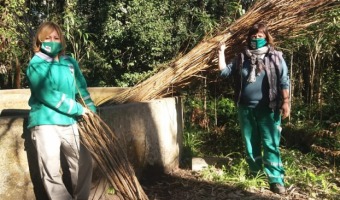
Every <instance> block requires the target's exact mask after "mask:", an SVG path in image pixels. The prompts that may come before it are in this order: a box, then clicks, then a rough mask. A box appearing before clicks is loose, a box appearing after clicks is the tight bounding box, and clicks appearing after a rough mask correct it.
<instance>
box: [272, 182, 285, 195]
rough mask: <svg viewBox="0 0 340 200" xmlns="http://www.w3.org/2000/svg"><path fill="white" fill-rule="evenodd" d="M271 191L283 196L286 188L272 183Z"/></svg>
mask: <svg viewBox="0 0 340 200" xmlns="http://www.w3.org/2000/svg"><path fill="white" fill-rule="evenodd" d="M270 191H272V192H274V193H276V194H283V193H285V192H286V188H285V186H283V185H281V184H280V183H271V184H270Z"/></svg>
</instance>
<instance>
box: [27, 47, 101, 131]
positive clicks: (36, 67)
mask: <svg viewBox="0 0 340 200" xmlns="http://www.w3.org/2000/svg"><path fill="white" fill-rule="evenodd" d="M26 75H27V78H28V81H29V86H30V90H31V97H30V99H29V102H28V104H29V106H30V107H31V110H30V113H29V119H28V128H31V127H34V126H38V125H47V124H48V125H71V124H74V123H76V117H77V116H80V115H81V114H82V113H83V111H84V109H83V106H82V105H81V104H80V103H78V102H77V101H76V97H77V95H81V97H82V98H83V99H84V100H85V103H86V105H87V106H88V107H89V108H90V109H91V110H92V111H93V112H96V107H95V105H94V104H93V101H92V99H91V98H90V94H89V92H88V91H87V84H86V81H85V78H84V76H83V75H82V73H81V71H80V69H79V65H78V63H77V61H76V60H75V59H73V58H71V57H69V56H61V57H60V58H59V61H55V60H53V59H52V58H51V57H49V56H47V55H46V54H43V53H41V52H38V53H36V54H35V55H34V56H33V58H32V59H31V61H30V63H29V65H28V68H27V71H26ZM77 88H78V89H77ZM78 91H79V92H78ZM79 93H80V94H79Z"/></svg>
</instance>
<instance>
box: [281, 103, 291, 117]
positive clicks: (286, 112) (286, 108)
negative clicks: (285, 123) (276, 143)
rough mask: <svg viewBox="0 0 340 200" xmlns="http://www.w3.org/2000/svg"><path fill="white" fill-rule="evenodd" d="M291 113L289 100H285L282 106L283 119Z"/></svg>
mask: <svg viewBox="0 0 340 200" xmlns="http://www.w3.org/2000/svg"><path fill="white" fill-rule="evenodd" d="M289 115H290V105H289V102H284V103H283V104H282V106H281V116H282V119H285V118H287V117H288V116H289Z"/></svg>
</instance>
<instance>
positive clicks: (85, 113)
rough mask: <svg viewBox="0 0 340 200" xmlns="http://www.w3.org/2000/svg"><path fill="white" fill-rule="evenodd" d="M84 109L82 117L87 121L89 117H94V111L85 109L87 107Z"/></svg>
mask: <svg viewBox="0 0 340 200" xmlns="http://www.w3.org/2000/svg"><path fill="white" fill-rule="evenodd" d="M83 109H84V112H83V114H82V117H84V118H86V119H87V118H88V117H92V116H93V113H92V111H91V110H90V109H88V108H85V107H84V108H83Z"/></svg>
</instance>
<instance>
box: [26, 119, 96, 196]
mask: <svg viewBox="0 0 340 200" xmlns="http://www.w3.org/2000/svg"><path fill="white" fill-rule="evenodd" d="M31 133H32V141H33V143H34V145H35V147H36V149H37V154H38V162H39V163H38V164H39V168H40V169H39V170H40V175H41V178H42V181H43V184H44V186H45V189H46V192H47V195H48V196H49V198H50V199H52V200H71V199H77V200H88V198H89V195H90V187H91V181H92V158H91V155H90V152H89V151H88V150H87V149H86V148H85V147H84V146H83V145H82V144H81V143H80V142H79V133H78V129H77V124H74V125H67V126H58V125H41V126H36V127H33V128H32V129H31ZM60 151H62V153H63V154H64V155H65V158H66V160H67V163H68V166H69V170H70V174H71V180H72V187H73V192H74V194H73V195H71V194H69V192H68V191H67V189H66V187H65V185H64V183H63V181H62V175H61V173H60V169H61V168H60Z"/></svg>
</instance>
